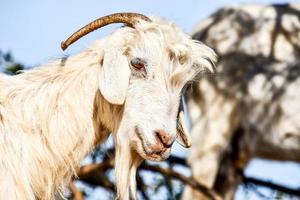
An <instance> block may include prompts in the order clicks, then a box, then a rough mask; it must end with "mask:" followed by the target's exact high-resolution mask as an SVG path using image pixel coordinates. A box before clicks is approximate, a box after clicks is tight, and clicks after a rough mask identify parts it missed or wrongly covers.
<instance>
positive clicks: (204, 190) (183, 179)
mask: <svg viewBox="0 0 300 200" xmlns="http://www.w3.org/2000/svg"><path fill="white" fill-rule="evenodd" d="M140 168H141V169H144V170H148V171H152V172H158V173H161V174H163V175H165V176H168V177H172V178H175V179H177V180H180V181H181V182H183V183H185V184H187V185H189V186H191V187H192V188H194V189H196V190H199V191H201V192H202V193H203V194H204V195H206V196H207V197H209V198H211V199H213V200H221V199H222V198H221V197H220V196H219V195H218V194H217V193H215V192H214V191H213V190H211V189H209V188H207V187H205V186H203V185H201V184H199V183H198V182H197V181H195V180H194V179H193V178H191V177H187V176H184V175H183V174H180V173H178V172H175V171H172V170H170V169H165V168H161V167H159V166H154V165H147V164H142V165H141V167H140Z"/></svg>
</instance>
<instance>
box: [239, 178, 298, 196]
mask: <svg viewBox="0 0 300 200" xmlns="http://www.w3.org/2000/svg"><path fill="white" fill-rule="evenodd" d="M243 183H244V184H246V185H247V184H254V185H259V186H263V187H267V188H270V189H273V190H278V191H281V192H284V193H286V194H290V195H294V196H298V197H300V189H292V188H289V187H285V186H282V185H278V184H275V183H272V182H270V181H264V180H261V179H257V178H253V177H245V176H244V177H243Z"/></svg>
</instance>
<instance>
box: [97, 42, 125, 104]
mask: <svg viewBox="0 0 300 200" xmlns="http://www.w3.org/2000/svg"><path fill="white" fill-rule="evenodd" d="M129 78H130V68H129V65H128V60H127V57H126V56H125V55H123V52H122V51H121V49H120V48H117V47H111V48H109V49H106V50H104V55H103V65H102V67H101V70H100V78H99V89H100V92H101V94H102V95H103V97H104V98H105V99H106V100H107V101H108V102H110V103H112V104H119V105H121V104H124V101H125V98H126V94H127V88H128V84H129Z"/></svg>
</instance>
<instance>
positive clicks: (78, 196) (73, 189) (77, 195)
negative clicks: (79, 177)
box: [69, 181, 84, 200]
mask: <svg viewBox="0 0 300 200" xmlns="http://www.w3.org/2000/svg"><path fill="white" fill-rule="evenodd" d="M69 187H70V190H71V192H72V195H73V199H74V200H84V198H83V195H82V192H81V191H79V190H78V188H77V187H76V185H75V183H74V181H71V182H70V185H69Z"/></svg>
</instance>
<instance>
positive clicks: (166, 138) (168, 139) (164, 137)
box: [155, 130, 175, 148]
mask: <svg viewBox="0 0 300 200" xmlns="http://www.w3.org/2000/svg"><path fill="white" fill-rule="evenodd" d="M155 133H156V136H157V137H158V138H159V140H160V141H161V143H162V144H163V145H164V146H165V147H167V148H169V147H171V146H172V144H173V142H174V140H175V138H174V137H173V136H172V135H171V134H169V133H167V132H166V131H164V130H156V131H155Z"/></svg>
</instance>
